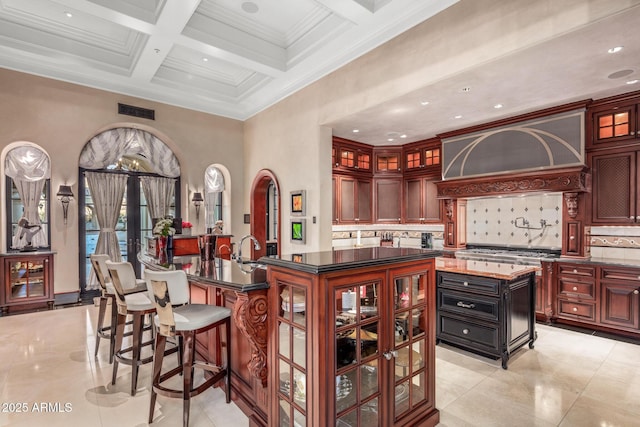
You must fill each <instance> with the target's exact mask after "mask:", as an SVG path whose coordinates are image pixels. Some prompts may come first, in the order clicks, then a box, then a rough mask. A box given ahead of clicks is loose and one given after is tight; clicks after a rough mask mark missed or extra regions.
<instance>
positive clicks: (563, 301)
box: [556, 262, 598, 323]
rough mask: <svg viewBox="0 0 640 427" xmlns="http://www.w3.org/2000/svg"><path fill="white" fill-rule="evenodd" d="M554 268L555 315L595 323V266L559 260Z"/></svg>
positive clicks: (596, 308)
mask: <svg viewBox="0 0 640 427" xmlns="http://www.w3.org/2000/svg"><path fill="white" fill-rule="evenodd" d="M556 268H557V270H556V271H557V274H556V277H557V280H556V297H557V300H556V313H557V317H558V318H564V319H568V320H573V321H579V322H583V323H584V322H587V323H596V322H597V320H598V319H597V313H598V301H597V296H598V283H597V281H596V271H595V270H596V269H595V267H593V266H590V265H584V264H572V263H563V262H560V263H557V267H556Z"/></svg>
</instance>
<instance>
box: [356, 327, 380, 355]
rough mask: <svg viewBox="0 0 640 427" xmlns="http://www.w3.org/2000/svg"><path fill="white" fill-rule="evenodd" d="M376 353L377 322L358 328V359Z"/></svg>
mask: <svg viewBox="0 0 640 427" xmlns="http://www.w3.org/2000/svg"><path fill="white" fill-rule="evenodd" d="M377 353H378V322H376V323H372V324H369V325H365V326H363V327H362V329H361V330H360V360H362V359H364V358H367V357H369V356H372V355H375V354H377Z"/></svg>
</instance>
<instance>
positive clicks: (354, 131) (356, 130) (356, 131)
mask: <svg viewBox="0 0 640 427" xmlns="http://www.w3.org/2000/svg"><path fill="white" fill-rule="evenodd" d="M351 132H353V133H358V132H360V129H354V130H352V131H351Z"/></svg>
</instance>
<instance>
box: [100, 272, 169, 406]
mask: <svg viewBox="0 0 640 427" xmlns="http://www.w3.org/2000/svg"><path fill="white" fill-rule="evenodd" d="M105 264H106V265H107V269H108V271H109V275H110V276H111V283H112V284H113V287H114V291H115V297H116V298H115V299H116V306H117V308H118V310H117V311H118V314H117V320H116V340H115V351H114V357H113V374H112V378H111V384H115V383H116V377H117V375H118V363H124V364H126V365H131V395H132V396H135V394H136V390H137V386H138V368H139V367H140V366H141V365H143V364H145V363H149V362H151V361H152V360H153V357H152V356H149V357H145V358H142V355H141V353H142V347H144V346H147V345H153V341H154V340H153V330H152V328H151V327H147V328H145V325H144V318H145V316H147V315H153V314H155V311H156V307H155V305H154V304H153V303H152V302H151V300H150V299H149V296H148V293H147V292H137V293H127V292H128V291H131V290H132V289H135V287H136V276H135V271H134V270H133V266H132V265H131V264H130V263H128V262H112V261H105ZM127 315H131V316H132V317H133V331H132V332H133V334H132V341H131V346H130V347H126V348H122V339H123V337H124V327H125V323H126V318H127ZM145 330H151V331H152V337H151V339H150V340H148V341H143V333H144V331H145ZM128 353H131V356H130V357H128V356H126V354H128Z"/></svg>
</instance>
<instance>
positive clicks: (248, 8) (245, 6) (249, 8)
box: [242, 1, 260, 13]
mask: <svg viewBox="0 0 640 427" xmlns="http://www.w3.org/2000/svg"><path fill="white" fill-rule="evenodd" d="M259 9H260V8H259V7H258V5H257V4H255V3H254V2H252V1H245V2H244V3H242V10H244V11H245V12H247V13H256V12H257V11H258V10H259Z"/></svg>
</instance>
